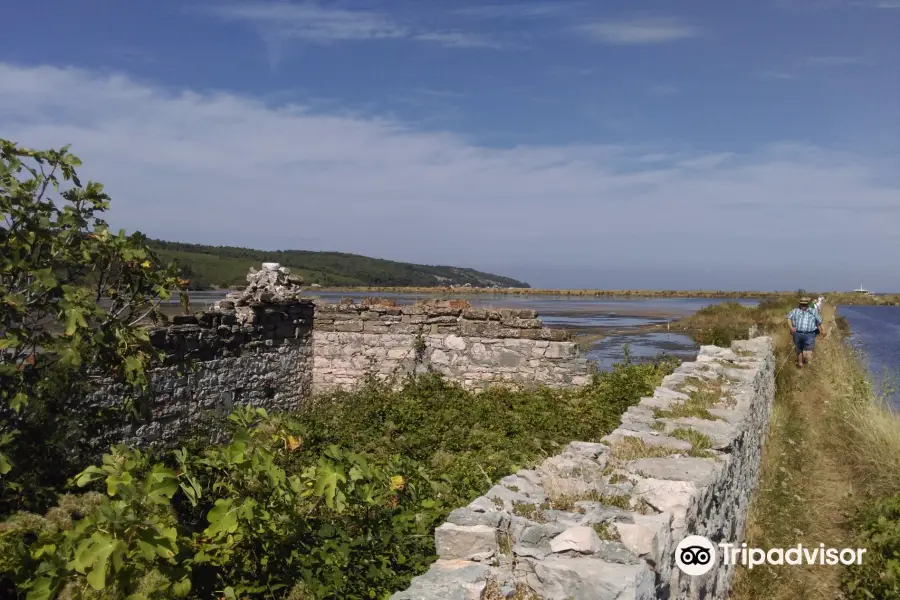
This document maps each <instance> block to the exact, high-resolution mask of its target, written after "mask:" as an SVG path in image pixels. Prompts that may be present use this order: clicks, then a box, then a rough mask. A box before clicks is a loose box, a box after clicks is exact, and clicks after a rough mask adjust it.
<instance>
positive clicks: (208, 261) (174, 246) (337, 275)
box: [149, 240, 529, 289]
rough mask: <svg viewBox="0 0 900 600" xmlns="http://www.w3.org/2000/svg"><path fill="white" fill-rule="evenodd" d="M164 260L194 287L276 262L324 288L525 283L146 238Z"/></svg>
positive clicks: (228, 283) (353, 258)
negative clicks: (178, 270) (180, 271)
mask: <svg viewBox="0 0 900 600" xmlns="http://www.w3.org/2000/svg"><path fill="white" fill-rule="evenodd" d="M149 244H150V246H151V247H152V248H153V250H154V251H155V252H157V253H158V254H159V256H160V258H162V259H163V260H164V261H173V260H175V261H178V263H179V265H181V268H182V273H183V275H184V277H185V278H186V279H188V280H189V281H190V282H191V283H190V286H191V287H192V288H193V289H209V288H222V287H232V286H236V285H242V284H243V283H244V277H245V276H246V275H247V271H248V269H249V268H250V267H256V268H259V267H260V265H261V263H263V262H277V263H281V264H282V265H284V266H287V267H290V268H291V270H292V271H293V272H294V273H296V274H298V275H300V276H301V277H303V279H304V282H305V283H306V284H313V283H317V284H319V285H322V286H325V287H328V286H397V287H408V286H414V287H440V286H450V285H466V284H470V285H472V286H473V287H495V286H496V287H517V288H527V287H529V286H528V284H527V283H523V282H521V281H517V280H515V279H510V278H508V277H501V276H499V275H492V274H490V273H483V272H481V271H476V270H474V269H463V268H459V267H447V266H428V265H416V264H411V263H402V262H396V261H392V260H383V259H380V258H370V257H368V256H359V255H356V254H345V253H341V252H313V251H308V250H276V251H268V250H253V249H251V248H236V247H232V246H205V245H202V244H187V243H182V242H166V241H162V240H151V241H150V242H149Z"/></svg>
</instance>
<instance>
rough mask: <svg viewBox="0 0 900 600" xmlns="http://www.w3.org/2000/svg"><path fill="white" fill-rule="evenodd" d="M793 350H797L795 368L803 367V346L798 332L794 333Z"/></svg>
mask: <svg viewBox="0 0 900 600" xmlns="http://www.w3.org/2000/svg"><path fill="white" fill-rule="evenodd" d="M793 338H794V349H795V350H797V368H801V367H803V344H802V340H801V336H800V332H799V331H797V332H794V335H793Z"/></svg>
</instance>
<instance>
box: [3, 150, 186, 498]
mask: <svg viewBox="0 0 900 600" xmlns="http://www.w3.org/2000/svg"><path fill="white" fill-rule="evenodd" d="M80 164H81V161H79V160H78V158H77V157H75V156H73V155H71V154H69V153H68V151H67V149H66V148H63V149H61V150H46V151H36V150H30V149H27V148H22V147H19V146H17V145H16V144H14V143H12V142H9V141H6V140H3V139H0V214H2V215H3V219H2V220H0V248H2V251H0V515H7V514H9V513H10V512H12V511H14V510H17V509H26V510H37V511H43V510H44V509H46V508H47V506H49V505H51V504H52V503H53V502H54V501H55V497H56V495H57V493H58V488H59V486H60V485H62V484H63V483H64V482H65V478H66V477H67V476H68V475H71V473H72V472H73V471H75V470H78V469H81V468H83V467H84V466H85V465H86V464H87V460H88V458H87V457H91V458H95V457H96V450H95V449H94V448H91V447H90V441H91V440H93V438H94V437H95V436H94V434H95V433H96V432H97V431H98V430H103V428H104V427H105V426H106V425H108V424H109V423H112V422H118V423H120V424H121V423H122V421H123V420H124V419H126V418H127V416H128V413H127V411H126V410H118V411H117V410H115V409H125V408H127V407H125V406H121V407H114V409H113V410H106V411H102V410H99V409H96V408H94V407H91V406H87V405H86V403H85V402H84V401H83V398H84V391H85V389H86V386H88V385H89V384H90V382H91V379H92V378H100V377H104V378H112V379H114V380H116V381H118V382H121V383H126V384H128V385H127V387H126V390H125V391H129V392H135V393H134V394H133V396H137V395H138V393H137V392H139V390H140V388H141V387H142V386H144V385H145V384H146V377H145V375H144V369H145V367H146V366H147V364H148V361H149V360H150V359H151V357H152V354H153V349H152V348H151V346H150V343H149V339H148V337H147V332H146V330H144V329H143V328H141V327H138V326H136V324H137V322H138V321H140V320H141V319H142V318H144V317H146V316H148V315H151V314H152V313H153V311H154V309H155V308H156V307H157V305H158V303H159V301H160V299H162V298H164V297H166V296H167V295H168V290H170V289H173V288H175V287H177V285H178V280H177V277H176V271H175V270H174V269H172V268H167V267H163V266H161V265H160V264H159V261H158V259H157V257H156V256H155V255H154V254H153V253H152V252H151V251H150V249H149V247H148V246H147V240H146V238H144V236H142V235H141V234H140V233H135V234H133V235H130V236H126V235H125V233H124V231H120V232H119V233H118V234H116V233H113V232H111V231H110V230H109V227H108V226H107V224H106V222H104V221H103V220H102V219H101V218H100V217H101V216H102V214H103V213H104V212H105V211H106V210H107V209H108V208H109V202H110V198H109V196H107V195H106V194H105V193H104V192H103V186H102V185H100V184H99V183H96V182H92V181H89V182H87V183H86V184H82V182H81V181H80V180H79V178H78V176H77V174H76V173H75V168H76V167H77V166H79V165H80Z"/></svg>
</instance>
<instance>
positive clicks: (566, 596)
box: [532, 557, 656, 600]
mask: <svg viewBox="0 0 900 600" xmlns="http://www.w3.org/2000/svg"><path fill="white" fill-rule="evenodd" d="M534 583H535V585H533V586H532V587H536V588H538V594H539V595H540V597H542V598H545V599H546V600H651V599H654V598H655V597H656V594H655V592H654V587H655V586H654V575H653V571H651V570H650V567H649V566H648V565H647V564H646V563H643V562H642V563H640V564H635V565H623V564H616V563H611V562H607V561H604V560H600V559H596V558H568V557H549V558H547V559H545V560H542V561H538V562H535V563H534Z"/></svg>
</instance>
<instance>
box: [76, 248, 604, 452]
mask: <svg viewBox="0 0 900 600" xmlns="http://www.w3.org/2000/svg"><path fill="white" fill-rule="evenodd" d="M264 267H268V268H264V269H263V270H261V271H255V270H251V272H250V274H249V275H248V276H247V280H248V286H247V288H246V289H245V290H243V291H240V292H234V293H232V294H229V295H228V296H227V297H226V298H225V299H224V300H221V301H220V302H218V303H217V304H216V305H215V306H214V308H213V309H212V310H211V311H207V312H204V313H199V314H198V315H196V316H187V315H185V316H177V317H175V318H174V319H173V323H172V324H171V325H168V326H166V327H161V328H156V329H153V330H151V332H150V341H151V343H152V344H153V345H154V346H155V347H156V348H158V349H160V350H162V351H163V354H164V358H163V360H162V361H161V363H159V364H157V365H154V366H153V369H152V370H151V374H150V377H149V380H150V385H149V389H148V390H147V392H148V393H147V394H146V401H145V405H144V409H145V417H144V419H142V420H141V421H140V422H138V423H134V424H132V425H131V426H129V427H127V428H125V430H124V431H117V432H115V433H113V434H111V437H110V439H109V440H102V441H104V442H105V441H114V440H118V439H122V440H124V441H126V442H129V443H134V444H142V443H147V442H153V443H160V442H161V443H167V442H172V441H175V440H177V439H178V438H179V437H181V436H183V435H184V434H186V433H190V432H192V431H194V430H196V429H197V428H198V427H199V426H200V425H201V424H203V423H204V422H206V421H209V419H208V417H209V416H210V415H225V414H228V413H229V412H230V411H231V409H232V408H233V407H234V406H236V405H238V404H250V405H253V406H257V407H262V408H265V409H267V410H273V411H284V410H292V409H298V408H301V407H302V406H303V404H304V403H305V402H307V401H308V400H309V399H310V398H312V396H313V395H314V394H315V393H325V392H329V391H333V390H337V389H347V388H350V387H353V386H355V385H356V384H358V383H360V382H361V381H362V380H363V378H364V377H365V376H366V375H368V374H374V375H376V376H379V377H390V376H394V375H396V376H402V375H404V374H406V373H411V372H416V371H424V370H428V369H434V370H436V371H439V372H441V373H443V374H444V375H445V376H446V377H448V378H449V379H451V380H453V381H457V382H459V383H460V384H462V385H464V386H466V387H469V388H471V389H478V388H483V387H485V386H487V385H490V384H503V385H508V386H528V385H541V384H543V385H549V386H554V387H559V386H568V385H582V384H585V383H587V381H588V379H589V377H590V367H589V364H588V361H587V359H585V358H584V357H582V356H580V355H579V352H578V347H577V345H576V344H575V342H572V341H570V340H569V339H568V336H567V334H566V332H564V331H560V330H551V329H548V328H545V327H543V325H542V323H541V321H540V320H539V319H538V318H537V314H536V313H535V312H534V311H531V310H498V311H493V310H491V311H489V310H480V309H474V308H471V307H470V306H469V304H468V303H467V302H465V301H431V302H422V303H418V304H414V305H410V306H396V305H395V304H394V303H393V302H391V301H385V300H367V301H364V302H363V303H362V304H352V303H346V302H344V303H340V304H333V305H329V304H320V305H319V306H316V305H315V304H314V303H313V302H312V301H310V300H305V299H303V298H302V297H301V289H300V287H299V283H300V280H299V278H297V277H294V276H293V275H291V274H290V271H289V270H288V269H286V268H283V267H279V266H278V265H264ZM184 359H193V360H192V365H191V366H190V367H188V368H187V369H182V368H181V366H180V365H181V364H183V363H184V362H185V361H184ZM119 395H121V390H118V389H116V388H115V386H111V385H107V386H101V388H100V389H99V390H98V391H97V392H96V393H95V394H94V396H93V400H94V401H95V402H97V403H109V402H110V400H111V398H115V397H117V396H119Z"/></svg>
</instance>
